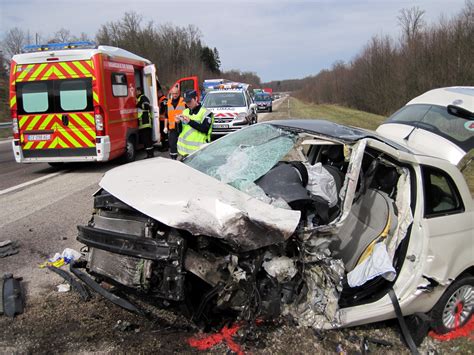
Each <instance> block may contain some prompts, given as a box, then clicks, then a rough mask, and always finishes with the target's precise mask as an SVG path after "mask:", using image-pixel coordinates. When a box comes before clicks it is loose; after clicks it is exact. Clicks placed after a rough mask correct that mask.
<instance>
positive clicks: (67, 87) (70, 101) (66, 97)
mask: <svg viewBox="0 0 474 355" xmlns="http://www.w3.org/2000/svg"><path fill="white" fill-rule="evenodd" d="M59 104H60V106H61V109H62V110H63V111H82V110H84V109H85V108H86V107H87V87H86V83H85V82H84V81H82V80H79V81H78V80H71V81H62V82H60V83H59Z"/></svg>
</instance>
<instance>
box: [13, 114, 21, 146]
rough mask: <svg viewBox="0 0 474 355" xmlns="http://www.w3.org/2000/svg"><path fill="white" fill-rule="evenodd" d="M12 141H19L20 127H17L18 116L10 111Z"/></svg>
mask: <svg viewBox="0 0 474 355" xmlns="http://www.w3.org/2000/svg"><path fill="white" fill-rule="evenodd" d="M11 115H12V128H13V139H20V127H19V126H18V116H17V113H16V110H11Z"/></svg>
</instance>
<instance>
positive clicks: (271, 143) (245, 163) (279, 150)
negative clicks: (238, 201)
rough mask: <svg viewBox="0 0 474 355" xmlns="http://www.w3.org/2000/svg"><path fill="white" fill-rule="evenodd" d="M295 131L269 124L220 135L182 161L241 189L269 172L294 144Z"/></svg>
mask: <svg viewBox="0 0 474 355" xmlns="http://www.w3.org/2000/svg"><path fill="white" fill-rule="evenodd" d="M295 142H296V135H295V134H293V133H291V132H289V131H286V130H284V129H281V128H276V127H274V126H272V125H269V124H263V125H256V126H252V127H249V128H247V129H243V130H241V131H239V132H237V133H234V134H231V135H229V136H226V137H223V138H221V139H220V140H219V141H217V142H215V143H214V144H211V145H209V146H207V147H206V148H204V149H202V150H201V151H199V152H196V153H195V154H193V155H192V156H190V157H189V158H188V159H186V161H185V164H187V165H189V166H191V167H193V168H195V169H197V170H199V171H201V172H203V173H205V174H207V175H209V176H212V177H214V178H216V179H218V180H220V181H222V182H225V183H227V184H229V185H232V186H234V187H235V188H237V189H239V190H242V186H248V183H249V182H254V181H255V180H257V179H258V178H260V177H262V176H263V175H264V174H265V173H266V172H268V171H269V170H270V169H271V168H272V167H273V166H274V165H275V164H276V163H277V162H278V161H280V160H281V159H282V158H283V157H284V156H285V155H286V154H287V153H288V152H289V151H290V150H291V149H292V148H293V146H294V145H295Z"/></svg>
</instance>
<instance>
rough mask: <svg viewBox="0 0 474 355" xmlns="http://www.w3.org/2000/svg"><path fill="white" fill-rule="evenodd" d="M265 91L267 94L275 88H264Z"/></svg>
mask: <svg viewBox="0 0 474 355" xmlns="http://www.w3.org/2000/svg"><path fill="white" fill-rule="evenodd" d="M263 92H266V93H267V94H270V95H271V94H272V93H273V89H272V88H263Z"/></svg>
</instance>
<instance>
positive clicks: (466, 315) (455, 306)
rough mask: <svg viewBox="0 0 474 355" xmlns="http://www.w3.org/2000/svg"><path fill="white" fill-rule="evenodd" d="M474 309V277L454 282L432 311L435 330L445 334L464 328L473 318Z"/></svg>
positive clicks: (466, 277)
mask: <svg viewBox="0 0 474 355" xmlns="http://www.w3.org/2000/svg"><path fill="white" fill-rule="evenodd" d="M473 308H474V276H465V277H462V278H460V279H458V280H456V281H454V282H453V283H452V284H451V285H450V286H449V287H448V289H447V290H446V292H445V293H444V294H443V296H441V298H440V299H439V301H438V303H436V305H435V306H434V307H433V310H432V311H431V317H432V318H433V329H434V331H435V332H436V333H438V334H445V333H448V332H450V331H452V330H454V329H457V328H460V327H462V326H463V325H464V324H466V323H467V322H468V321H469V319H470V318H471V316H472V312H473Z"/></svg>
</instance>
